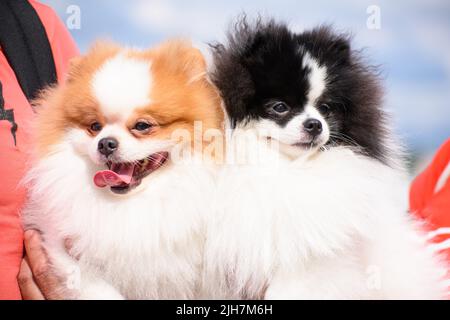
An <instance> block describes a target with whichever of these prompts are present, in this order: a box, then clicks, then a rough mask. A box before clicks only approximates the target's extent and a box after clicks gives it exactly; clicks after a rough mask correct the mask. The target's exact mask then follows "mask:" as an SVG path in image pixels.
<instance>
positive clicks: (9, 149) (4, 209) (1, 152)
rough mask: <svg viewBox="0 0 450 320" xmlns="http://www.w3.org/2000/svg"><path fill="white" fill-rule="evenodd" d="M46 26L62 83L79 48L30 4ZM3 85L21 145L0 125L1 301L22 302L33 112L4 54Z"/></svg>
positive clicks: (0, 61)
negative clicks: (23, 212) (24, 182)
mask: <svg viewBox="0 0 450 320" xmlns="http://www.w3.org/2000/svg"><path fill="white" fill-rule="evenodd" d="M29 2H30V3H31V5H32V6H33V8H34V9H35V10H36V12H37V14H38V16H39V18H40V19H41V21H42V24H43V25H44V28H45V31H46V33H47V37H48V39H49V42H50V46H51V49H52V52H53V57H54V60H55V66H56V72H57V77H58V81H63V79H64V75H65V73H66V71H67V67H68V62H69V59H70V58H72V57H73V56H76V55H78V50H77V48H76V45H75V43H74V41H73V39H72V38H71V36H70V34H69V32H68V31H67V30H66V28H65V26H64V24H63V23H62V21H60V20H59V18H58V17H57V16H56V14H55V13H54V11H53V10H52V9H51V8H50V7H48V6H46V5H43V4H41V3H39V2H37V1H34V0H30V1H29ZM0 82H1V83H2V86H3V98H4V100H5V110H8V109H13V110H14V117H15V122H16V123H17V125H18V129H17V132H16V136H17V144H16V145H14V139H13V136H12V134H11V123H10V122H8V121H4V120H1V121H0V299H20V298H21V296H20V291H19V287H18V285H17V280H16V278H17V274H18V271H19V267H20V262H21V259H22V243H23V237H22V234H23V232H22V229H21V222H20V218H19V210H20V207H21V206H22V204H23V202H24V198H25V190H24V189H23V188H22V187H20V186H18V183H19V181H20V180H21V179H22V177H23V175H24V171H25V163H26V152H27V150H28V147H27V145H29V143H30V135H29V126H30V123H31V120H32V119H33V116H34V112H33V110H32V109H31V106H30V104H29V103H28V101H27V99H26V97H25V95H24V94H23V92H22V90H21V88H20V85H19V83H18V81H17V79H16V76H15V74H14V71H13V70H12V69H11V67H10V66H9V64H8V61H7V59H6V57H5V55H4V54H3V52H2V51H1V50H0Z"/></svg>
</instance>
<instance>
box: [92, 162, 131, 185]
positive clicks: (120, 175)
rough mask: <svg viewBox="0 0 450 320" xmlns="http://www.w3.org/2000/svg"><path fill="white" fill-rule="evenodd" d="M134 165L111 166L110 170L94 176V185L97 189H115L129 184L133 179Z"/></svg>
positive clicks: (99, 172)
mask: <svg viewBox="0 0 450 320" xmlns="http://www.w3.org/2000/svg"><path fill="white" fill-rule="evenodd" d="M133 171H134V165H131V164H113V165H112V166H111V170H102V171H98V172H97V173H96V174H95V175H94V183H95V185H96V186H97V187H100V188H103V187H106V186H109V187H116V186H120V185H123V184H130V182H131V179H132V178H133Z"/></svg>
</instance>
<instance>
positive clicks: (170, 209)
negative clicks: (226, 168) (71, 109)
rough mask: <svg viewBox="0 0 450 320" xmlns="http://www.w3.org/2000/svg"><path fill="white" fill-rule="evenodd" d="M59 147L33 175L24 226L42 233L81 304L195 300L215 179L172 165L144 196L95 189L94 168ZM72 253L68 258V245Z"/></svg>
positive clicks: (153, 177) (150, 183) (196, 167)
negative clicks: (84, 300)
mask: <svg viewBox="0 0 450 320" xmlns="http://www.w3.org/2000/svg"><path fill="white" fill-rule="evenodd" d="M88 163H89V161H85V159H83V158H82V157H81V156H79V155H77V154H76V153H75V152H74V151H73V150H72V149H71V148H70V147H68V146H64V145H61V146H60V147H59V149H57V150H56V151H55V152H54V153H53V154H52V155H50V156H49V157H47V158H46V159H44V160H41V161H40V163H38V165H37V166H35V167H34V168H33V170H32V171H31V172H30V174H29V177H28V178H29V180H30V181H31V182H32V188H31V190H30V199H29V203H28V206H27V208H26V209H25V210H24V212H23V215H24V221H25V224H26V225H32V226H36V227H37V228H38V229H39V230H41V231H42V232H43V236H44V239H45V243H46V245H47V250H48V252H49V254H50V256H51V258H52V259H53V260H54V263H55V264H56V266H57V269H58V270H62V271H64V272H66V276H67V279H68V281H69V282H68V285H69V287H70V286H71V287H72V288H70V289H74V290H72V292H74V297H76V298H87V299H90V298H93V299H101V298H108V299H109V298H131V299H143V298H146V299H154V298H159V299H161V298H179V299H183V298H195V297H196V291H197V289H198V286H199V281H200V275H201V271H200V268H201V266H202V253H203V244H204V232H205V231H204V216H203V214H204V213H205V212H206V213H208V212H209V210H208V202H207V199H210V198H211V197H210V196H208V192H211V191H212V190H213V188H212V187H211V185H210V183H212V180H211V175H210V172H209V171H208V170H207V169H206V168H205V167H203V166H201V165H187V164H176V165H175V164H173V163H170V164H168V165H166V166H165V167H164V168H161V169H159V170H158V171H156V172H154V173H152V175H151V177H148V178H146V179H149V181H148V185H147V186H146V187H145V188H144V189H143V190H141V191H140V192H139V193H135V194H131V195H129V196H126V197H122V196H114V195H112V194H111V193H109V192H108V191H107V190H102V189H99V188H97V187H96V186H95V185H94V183H93V182H92V177H93V175H94V173H95V171H96V170H99V169H98V168H93V167H89V166H88ZM66 238H70V239H72V240H73V242H74V245H73V248H72V250H71V253H72V256H75V257H77V259H74V258H72V257H70V256H69V255H68V254H67V253H66V250H65V248H64V247H63V240H64V239H66Z"/></svg>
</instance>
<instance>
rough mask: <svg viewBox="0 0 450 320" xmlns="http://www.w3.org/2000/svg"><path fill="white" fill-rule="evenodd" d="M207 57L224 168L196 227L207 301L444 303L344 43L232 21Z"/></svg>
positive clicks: (372, 94) (373, 107)
mask: <svg viewBox="0 0 450 320" xmlns="http://www.w3.org/2000/svg"><path fill="white" fill-rule="evenodd" d="M213 57H214V67H213V69H212V70H211V80H212V81H213V82H214V84H215V85H216V86H217V87H218V89H219V91H220V93H221V96H222V98H223V102H224V107H225V110H226V112H227V116H228V126H229V129H230V130H229V131H230V134H229V135H228V137H227V160H229V161H230V162H228V163H227V165H225V166H224V167H223V170H222V172H221V174H220V177H219V180H218V190H219V192H218V199H217V202H218V203H217V208H218V211H217V212H216V214H215V215H213V216H212V217H211V220H210V221H209V226H208V237H207V245H206V251H205V275H204V283H205V290H206V292H207V296H208V297H214V298H250V299H255V298H264V299H285V298H287V299H291V298H292V299H316V298H318V299H396V298H399V299H416V298H425V299H436V298H442V297H443V296H444V291H445V288H444V286H443V284H442V274H443V273H442V270H443V269H442V267H443V266H442V265H441V262H440V259H439V258H438V257H437V256H436V255H435V254H434V253H433V252H432V251H431V250H429V248H428V247H427V244H426V241H425V239H424V236H423V234H422V231H421V228H420V225H419V224H418V222H415V221H413V220H412V218H411V217H410V216H408V214H407V201H406V200H407V179H406V178H405V177H406V174H405V170H404V169H403V164H402V160H401V158H402V156H401V153H400V151H399V150H401V148H400V147H398V143H396V142H395V141H396V140H395V138H394V136H393V133H392V127H391V126H390V125H389V124H388V120H389V117H388V116H387V114H386V112H385V111H384V110H383V106H382V90H381V88H380V81H379V79H378V75H377V72H376V70H375V68H372V67H368V66H366V65H365V63H364V60H363V59H362V58H361V57H360V53H359V52H357V51H354V50H353V49H352V48H351V45H350V40H349V37H348V36H346V35H341V34H336V33H334V31H333V30H332V29H331V28H330V27H323V26H321V27H318V28H315V29H313V30H311V31H305V32H302V33H294V32H291V31H290V30H289V29H288V27H287V26H286V25H285V24H283V23H278V22H275V21H273V20H268V21H263V20H261V19H259V20H258V21H255V22H252V23H249V22H248V21H247V19H245V18H241V19H239V20H238V21H237V23H236V24H235V25H234V26H233V28H232V30H231V31H230V32H229V34H228V42H227V43H225V44H216V45H214V46H213Z"/></svg>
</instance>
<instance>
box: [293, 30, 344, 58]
mask: <svg viewBox="0 0 450 320" xmlns="http://www.w3.org/2000/svg"><path fill="white" fill-rule="evenodd" d="M298 42H299V44H300V45H301V46H303V47H304V48H305V49H306V50H307V51H309V52H311V53H312V54H313V55H314V56H316V57H319V59H322V60H323V61H327V60H328V61H330V60H329V59H331V60H334V61H336V62H340V63H344V64H345V63H349V62H350V59H351V48H350V36H349V35H347V34H337V33H335V32H333V30H332V28H331V27H329V26H320V27H318V28H315V29H312V30H310V31H305V32H303V33H301V34H299V35H298Z"/></svg>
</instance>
